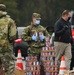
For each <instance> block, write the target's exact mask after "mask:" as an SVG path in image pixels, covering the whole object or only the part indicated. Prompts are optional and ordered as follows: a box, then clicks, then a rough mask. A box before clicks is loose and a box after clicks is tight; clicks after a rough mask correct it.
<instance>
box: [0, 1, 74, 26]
mask: <svg viewBox="0 0 74 75" xmlns="http://www.w3.org/2000/svg"><path fill="white" fill-rule="evenodd" d="M0 3H4V4H5V5H6V6H7V12H8V14H9V15H10V16H11V17H12V18H13V19H14V20H15V21H16V22H17V26H27V25H28V24H30V22H31V19H32V13H33V12H38V13H40V14H41V18H42V20H41V24H42V25H43V26H45V27H46V26H54V23H55V21H56V20H57V19H58V18H59V17H60V15H61V13H62V11H63V10H65V9H70V10H73V9H74V0H0Z"/></svg>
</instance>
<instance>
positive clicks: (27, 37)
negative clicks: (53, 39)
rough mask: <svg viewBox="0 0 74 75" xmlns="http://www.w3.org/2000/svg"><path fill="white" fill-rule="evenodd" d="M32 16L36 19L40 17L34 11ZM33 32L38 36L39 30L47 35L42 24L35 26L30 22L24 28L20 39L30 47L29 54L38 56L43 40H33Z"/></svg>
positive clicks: (43, 44) (43, 43)
mask: <svg viewBox="0 0 74 75" xmlns="http://www.w3.org/2000/svg"><path fill="white" fill-rule="evenodd" d="M33 16H34V17H36V18H37V19H38V18H39V19H40V16H39V14H38V13H35V14H34V15H33ZM35 32H36V33H37V34H38V36H39V32H42V33H43V35H44V36H45V37H49V34H48V32H47V30H46V29H45V28H44V27H43V26H41V25H37V26H36V25H34V24H33V22H31V25H29V26H27V27H26V28H25V29H24V31H23V33H22V39H23V40H24V41H27V42H28V43H29V45H30V47H31V50H30V54H31V55H37V56H38V55H40V52H41V50H42V47H43V46H45V40H44V41H40V39H38V41H33V40H32V35H33V34H34V33H35Z"/></svg>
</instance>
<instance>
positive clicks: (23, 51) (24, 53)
mask: <svg viewBox="0 0 74 75" xmlns="http://www.w3.org/2000/svg"><path fill="white" fill-rule="evenodd" d="M28 47H29V46H28V43H27V42H21V43H15V44H14V48H13V51H14V53H15V57H17V55H18V50H19V49H20V50H21V55H22V56H23V57H24V58H25V57H26V56H27V55H28Z"/></svg>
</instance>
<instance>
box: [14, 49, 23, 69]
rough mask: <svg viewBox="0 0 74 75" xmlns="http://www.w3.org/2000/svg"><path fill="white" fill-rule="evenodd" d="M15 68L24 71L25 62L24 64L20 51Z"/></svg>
mask: <svg viewBox="0 0 74 75" xmlns="http://www.w3.org/2000/svg"><path fill="white" fill-rule="evenodd" d="M15 68H16V69H18V70H23V62H22V56H21V51H20V49H19V50H18V56H17V61H16V65H15Z"/></svg>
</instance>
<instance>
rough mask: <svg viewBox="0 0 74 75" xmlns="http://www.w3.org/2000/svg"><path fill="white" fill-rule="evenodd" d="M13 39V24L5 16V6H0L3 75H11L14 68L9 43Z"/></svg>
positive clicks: (14, 29)
mask: <svg viewBox="0 0 74 75" xmlns="http://www.w3.org/2000/svg"><path fill="white" fill-rule="evenodd" d="M15 38H16V26H15V23H14V21H13V20H12V19H11V18H10V17H8V16H7V12H6V6H5V5H4V4H0V60H1V62H0V67H1V66H3V70H5V75H11V73H12V72H13V68H14V66H15V65H14V60H13V53H12V52H13V50H12V46H11V43H12V41H13V40H14V39H15ZM1 63H2V64H1Z"/></svg>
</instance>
